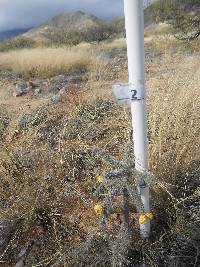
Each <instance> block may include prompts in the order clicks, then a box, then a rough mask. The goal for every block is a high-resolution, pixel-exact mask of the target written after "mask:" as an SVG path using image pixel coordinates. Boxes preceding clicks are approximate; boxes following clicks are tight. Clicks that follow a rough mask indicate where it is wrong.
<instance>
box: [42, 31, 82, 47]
mask: <svg viewBox="0 0 200 267" xmlns="http://www.w3.org/2000/svg"><path fill="white" fill-rule="evenodd" d="M44 37H46V38H47V39H48V40H49V42H50V43H51V44H53V45H58V46H60V45H67V46H74V45H78V44H79V43H81V42H82V41H84V35H83V33H82V32H81V31H75V30H71V31H68V30H66V29H61V30H55V31H48V32H47V33H45V34H44Z"/></svg>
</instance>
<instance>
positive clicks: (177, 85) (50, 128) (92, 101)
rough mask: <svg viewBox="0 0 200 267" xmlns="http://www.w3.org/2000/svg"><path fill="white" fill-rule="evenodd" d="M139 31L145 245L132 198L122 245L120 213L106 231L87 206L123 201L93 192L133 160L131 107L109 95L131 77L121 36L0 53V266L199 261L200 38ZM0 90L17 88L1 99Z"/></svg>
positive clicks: (171, 265) (179, 265)
mask: <svg viewBox="0 0 200 267" xmlns="http://www.w3.org/2000/svg"><path fill="white" fill-rule="evenodd" d="M118 22H119V25H118V26H119V27H120V29H121V27H123V25H124V24H123V23H124V21H123V19H120V20H119V21H118ZM160 29H162V28H161V27H160ZM118 32H119V31H118ZM120 32H121V30H120ZM59 34H60V33H59ZM75 35H76V34H75ZM147 35H148V36H147V38H146V39H145V40H146V42H145V46H146V78H147V88H148V90H147V92H148V95H147V104H148V140H149V163H150V171H151V173H152V174H153V175H152V177H151V179H152V180H151V205H152V212H153V214H154V219H153V221H152V235H151V237H150V239H149V240H148V241H146V240H142V239H141V238H140V236H139V223H138V213H137V210H136V206H137V204H136V205H135V202H134V203H132V202H131V205H130V206H131V207H130V210H131V212H130V221H131V230H132V231H131V232H132V235H131V241H130V243H129V242H128V241H127V240H128V239H127V236H126V234H124V232H123V234H122V233H121V232H120V230H119V229H120V225H121V221H122V214H121V211H120V209H118V211H117V212H114V214H113V215H112V217H111V219H110V220H109V221H108V222H106V224H104V223H103V224H102V220H101V216H100V215H98V214H96V213H95V210H94V207H96V206H95V205H97V204H98V203H99V201H100V200H102V195H101V193H102V192H103V194H104V195H103V197H105V195H106V196H108V197H111V198H112V201H113V202H114V203H117V202H119V201H121V199H117V198H116V197H115V196H114V197H113V196H110V192H111V191H109V190H110V187H109V186H108V187H105V188H102V186H101V185H100V183H101V181H100V180H101V179H102V175H105V173H110V172H111V171H113V170H115V168H116V166H115V160H116V161H117V162H118V161H119V162H121V161H122V160H123V161H124V160H127V161H128V162H129V164H130V165H131V166H132V163H133V162H134V158H133V154H132V148H133V147H132V145H131V144H132V129H131V117H130V110H129V107H124V106H119V105H118V104H117V103H116V100H115V99H114V97H113V95H112V85H113V84H114V83H118V82H126V81H127V80H128V70H127V57H126V45H125V40H124V39H122V38H120V39H118V38H117V39H114V40H112V39H111V40H109V42H108V41H104V42H100V44H99V45H95V46H94V45H93V44H90V42H89V43H87V44H85V43H82V44H79V45H78V44H77V43H74V45H72V43H71V44H70V45H68V44H67V45H63V44H62V46H60V44H57V45H56V46H53V47H29V48H27V47H26V48H24V47H23V49H11V50H9V51H4V52H1V53H0V75H1V81H0V89H1V90H0V155H1V156H0V181H1V187H0V203H1V204H0V205H1V209H0V222H1V226H2V227H1V229H3V227H4V228H5V229H6V230H5V231H4V232H3V233H2V232H0V238H1V241H2V240H3V242H2V246H1V247H0V254H1V255H0V263H1V264H2V266H5V267H8V266H16V267H18V266H20V267H21V266H28V267H29V266H37V267H38V266H42V267H43V266H44V267H45V266H51V267H55V266H61V267H66V266H69V267H74V266H75V267H76V266H77V267H79V266H85V267H89V266H91V267H92V266H99V267H104V266H105V267H106V266H108V267H110V266H112V267H114V266H115V267H118V266H119V262H120V263H122V265H121V266H123V265H124V266H141V264H145V265H146V266H147V267H155V266H156V267H190V266H191V267H198V266H199V264H200V254H199V251H200V214H199V205H200V183H199V175H200V158H199V139H200V124H199V112H200V92H199V85H200V68H199V60H200V50H199V41H198V40H196V41H195V42H192V43H185V42H180V40H177V39H176V38H174V36H173V32H171V30H170V28H168V31H166V32H165V33H163V32H160V34H159V29H156V34H155V33H153V29H152V31H151V32H149V33H148V34H147ZM78 37H79V36H78ZM21 87H22V88H21ZM8 89H9V90H11V91H12V90H14V91H16V90H19V89H23V90H24V91H23V90H22V93H20V94H15V97H14V96H13V95H12V93H9V94H8V95H7V96H6V98H4V97H3V96H4V94H5V92H7V91H8ZM98 149H99V150H98ZM97 151H100V153H99V154H98V153H97ZM105 153H107V155H108V156H107V159H109V160H107V161H106V160H105V155H104V154H105ZM114 159H115V160H114ZM132 167H134V166H132ZM99 177H100V178H99ZM130 182H131V187H132V188H133V190H134V189H135V187H136V183H135V177H134V176H133V177H131V181H130ZM120 185H121V184H120V182H119V184H118V185H116V188H117V189H118V187H119V186H120ZM117 186H118V187H117ZM116 188H114V189H116ZM127 247H128V249H127ZM20 264H21V265H20Z"/></svg>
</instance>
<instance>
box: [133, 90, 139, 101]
mask: <svg viewBox="0 0 200 267" xmlns="http://www.w3.org/2000/svg"><path fill="white" fill-rule="evenodd" d="M137 93H138V92H137V90H131V100H137V99H138V98H137Z"/></svg>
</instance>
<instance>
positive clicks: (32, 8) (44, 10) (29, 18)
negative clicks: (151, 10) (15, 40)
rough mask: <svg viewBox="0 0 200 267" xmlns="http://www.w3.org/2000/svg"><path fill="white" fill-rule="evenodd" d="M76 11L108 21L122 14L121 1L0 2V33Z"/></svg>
mask: <svg viewBox="0 0 200 267" xmlns="http://www.w3.org/2000/svg"><path fill="white" fill-rule="evenodd" d="M145 1H146V0H145ZM77 10H81V11H84V12H86V13H91V14H94V15H96V16H98V17H100V18H104V19H109V18H112V17H116V16H119V15H122V14H123V0H0V31H4V30H12V29H16V28H28V27H33V26H37V25H39V24H41V23H43V22H45V21H46V20H48V19H49V18H52V17H53V16H55V15H57V14H59V13H62V12H72V11H77Z"/></svg>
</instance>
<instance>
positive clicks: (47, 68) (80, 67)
mask: <svg viewBox="0 0 200 267" xmlns="http://www.w3.org/2000/svg"><path fill="white" fill-rule="evenodd" d="M93 62H95V55H94V53H90V52H89V51H88V50H87V49H79V48H71V49H70V48H64V47H63V48H61V47H60V48H34V49H22V50H15V51H10V52H4V53H0V66H1V68H2V69H9V70H12V71H14V72H16V73H18V74H20V75H22V76H23V77H27V78H29V77H39V78H47V77H51V76H54V75H57V74H65V73H67V74H71V73H84V72H86V71H88V70H90V68H91V67H92V63H93Z"/></svg>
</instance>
